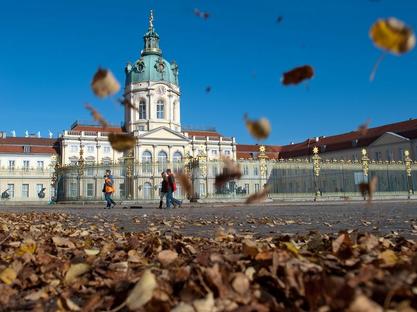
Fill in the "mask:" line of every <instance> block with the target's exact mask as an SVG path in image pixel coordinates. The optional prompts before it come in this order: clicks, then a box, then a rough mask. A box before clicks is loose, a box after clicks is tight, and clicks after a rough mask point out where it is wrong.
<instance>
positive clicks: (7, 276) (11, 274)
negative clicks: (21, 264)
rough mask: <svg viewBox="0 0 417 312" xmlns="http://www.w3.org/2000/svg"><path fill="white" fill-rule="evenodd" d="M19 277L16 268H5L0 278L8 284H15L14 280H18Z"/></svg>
mask: <svg viewBox="0 0 417 312" xmlns="http://www.w3.org/2000/svg"><path fill="white" fill-rule="evenodd" d="M16 277H17V273H16V271H15V270H14V269H12V268H10V267H9V268H5V269H4V270H3V271H2V272H1V273H0V280H1V281H2V282H3V283H5V284H6V285H11V284H13V282H14V281H15V280H16Z"/></svg>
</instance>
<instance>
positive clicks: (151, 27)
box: [149, 10, 153, 30]
mask: <svg viewBox="0 0 417 312" xmlns="http://www.w3.org/2000/svg"><path fill="white" fill-rule="evenodd" d="M149 30H153V10H151V14H150V15H149Z"/></svg>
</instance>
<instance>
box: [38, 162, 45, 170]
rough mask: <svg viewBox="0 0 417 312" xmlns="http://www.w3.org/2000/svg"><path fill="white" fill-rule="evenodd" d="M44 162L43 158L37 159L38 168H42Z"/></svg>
mask: <svg viewBox="0 0 417 312" xmlns="http://www.w3.org/2000/svg"><path fill="white" fill-rule="evenodd" d="M43 166H44V162H43V160H38V167H37V168H38V170H43Z"/></svg>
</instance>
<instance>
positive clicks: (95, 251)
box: [84, 249, 100, 256]
mask: <svg viewBox="0 0 417 312" xmlns="http://www.w3.org/2000/svg"><path fill="white" fill-rule="evenodd" d="M84 252H85V254H86V255H87V256H96V255H98V254H99V253H100V250H99V249H84Z"/></svg>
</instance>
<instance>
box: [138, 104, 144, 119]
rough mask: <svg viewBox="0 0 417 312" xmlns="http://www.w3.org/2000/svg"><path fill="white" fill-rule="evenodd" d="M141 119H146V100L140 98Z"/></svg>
mask: <svg viewBox="0 0 417 312" xmlns="http://www.w3.org/2000/svg"><path fill="white" fill-rule="evenodd" d="M139 119H146V103H145V101H144V100H140V103H139Z"/></svg>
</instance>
